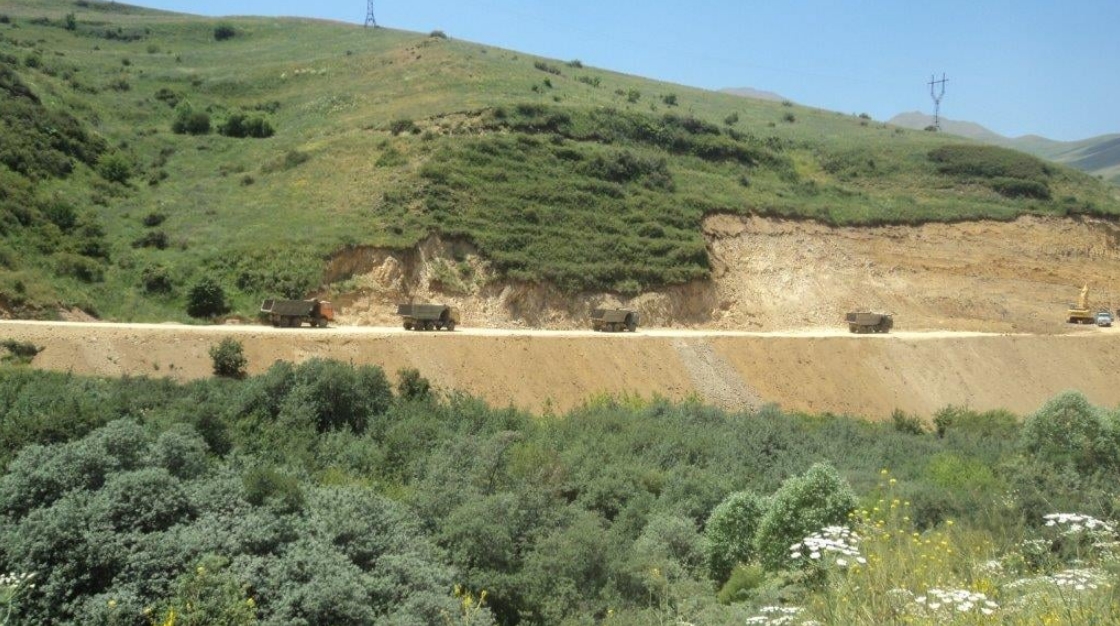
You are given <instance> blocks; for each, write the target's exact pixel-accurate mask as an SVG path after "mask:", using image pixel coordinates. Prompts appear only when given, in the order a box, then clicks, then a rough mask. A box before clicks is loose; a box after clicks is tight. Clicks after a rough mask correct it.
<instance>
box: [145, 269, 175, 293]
mask: <svg viewBox="0 0 1120 626" xmlns="http://www.w3.org/2000/svg"><path fill="white" fill-rule="evenodd" d="M140 285H141V286H142V287H143V288H144V291H145V292H147V293H150V294H157V293H159V294H164V293H171V290H172V287H173V286H172V283H171V272H169V271H168V270H167V268H166V267H165V266H163V265H153V266H151V267H145V268H144V270H143V271H141V272H140Z"/></svg>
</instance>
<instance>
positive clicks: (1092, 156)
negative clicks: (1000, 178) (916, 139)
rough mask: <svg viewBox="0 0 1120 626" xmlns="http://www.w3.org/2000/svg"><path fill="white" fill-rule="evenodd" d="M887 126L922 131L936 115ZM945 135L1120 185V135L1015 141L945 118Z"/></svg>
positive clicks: (902, 118) (908, 116)
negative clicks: (1009, 150)
mask: <svg viewBox="0 0 1120 626" xmlns="http://www.w3.org/2000/svg"><path fill="white" fill-rule="evenodd" d="M887 123H888V124H894V125H895V126H901V127H903V128H913V129H917V130H921V129H923V128H926V127H927V126H930V125H932V124H933V116H932V115H926V114H925V113H919V112H917V111H912V112H909V113H900V114H898V115H896V116H894V117H892V118H891V119H890V120H888V121H887ZM941 132H943V133H946V134H949V135H957V136H960V137H967V138H969V139H975V140H976V141H982V142H984V143H990V144H994V145H997V146H1004V147H1006V148H1014V149H1016V150H1021V151H1023V152H1026V153H1028V154H1033V155H1035V156H1037V157H1041V158H1043V159H1047V160H1050V161H1054V162H1055V163H1061V164H1063V165H1068V166H1070V167H1073V168H1076V169H1079V170H1081V171H1083V172H1088V173H1090V174H1093V175H1094V176H1102V177H1103V178H1104V179H1105V180H1107V181H1110V182H1112V183H1115V184H1118V185H1120V134H1112V135H1101V136H1099V137H1091V138H1089V139H1082V140H1080V141H1055V140H1053V139H1047V138H1046V137H1039V136H1038V135H1024V136H1023V137H1015V138H1011V137H1004V136H1003V135H1000V134H999V133H996V132H993V131H991V130H988V129H987V128H984V127H983V126H981V125H979V124H976V123H974V122H960V121H956V120H947V119H945V118H942V119H941Z"/></svg>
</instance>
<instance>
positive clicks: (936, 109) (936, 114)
mask: <svg viewBox="0 0 1120 626" xmlns="http://www.w3.org/2000/svg"><path fill="white" fill-rule="evenodd" d="M372 1H373V0H370V2H372ZM947 82H949V79H948V78H945V74H942V75H941V80H935V77H934V75H933V74H930V75H929V97H930V98H933V127H934V128H936V129H937V130H939V131H940V130H941V99H942V98H944V97H945V83H947ZM934 85H940V86H941V90H940V91H935V90H934Z"/></svg>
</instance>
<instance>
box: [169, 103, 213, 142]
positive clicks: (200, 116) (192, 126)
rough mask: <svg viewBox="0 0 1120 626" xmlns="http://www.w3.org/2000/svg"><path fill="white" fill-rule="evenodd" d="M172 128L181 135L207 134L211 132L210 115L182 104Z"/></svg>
mask: <svg viewBox="0 0 1120 626" xmlns="http://www.w3.org/2000/svg"><path fill="white" fill-rule="evenodd" d="M171 130H172V131H173V132H175V133H177V134H179V135H205V134H207V133H209V132H210V116H209V115H208V114H207V113H206V112H204V111H194V110H192V109H191V108H190V107H188V106H180V107H179V109H178V112H177V113H176V115H175V121H174V122H172V123H171Z"/></svg>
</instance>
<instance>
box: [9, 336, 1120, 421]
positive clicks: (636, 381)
mask: <svg viewBox="0 0 1120 626" xmlns="http://www.w3.org/2000/svg"><path fill="white" fill-rule="evenodd" d="M227 336H229V337H234V338H235V339H237V340H238V341H240V342H242V344H243V345H244V348H245V354H246V356H247V357H248V360H249V371H250V373H259V372H262V371H264V370H266V369H267V368H268V367H269V366H270V365H271V364H272V363H273V362H275V361H277V360H286V361H295V362H299V361H303V360H306V359H309V358H313V357H321V358H334V359H338V360H341V361H346V362H351V363H355V364H374V365H379V366H381V367H383V368H384V369H385V370H386V372H387V373H389V375H390V377H394V376H395V373H396V372H397V371H398V370H399V369H400V368H404V367H414V368H417V369H418V370H420V372H421V374H423V375H424V376H426V377H428V378H429V379H430V380H431V381H432V382H433V384H435V385H436V386H437V387H439V388H442V389H461V390H465V391H469V392H472V393H474V394H477V395H479V396H481V397H483V398H485V399H487V400H488V401H489V402H491V403H492V404H494V405H498V406H506V405H513V406H517V407H522V408H527V409H532V410H538V411H539V410H553V411H557V412H561V411H565V410H567V409H569V408H572V407H574V406H578V405H579V404H580V403H582V402H584V401H586V400H587V399H588V398H590V397H593V396H595V395H596V394H618V393H629V394H637V395H640V396H644V397H650V396H654V395H661V396H665V397H668V398H673V399H680V398H685V397H689V396H698V397H700V398H701V399H703V400H704V401H706V402H710V403H714V404H718V405H721V406H724V407H726V408H730V409H737V408H742V407H744V406H754V405H758V404H761V403H776V404H779V405H781V406H782V407H784V408H786V409H792V410H804V411H812V412H833V413H849V414H854V415H861V416H866V417H868V418H871V419H883V418H886V417H888V416H889V415H890V413H891V411H892V410H893V409H895V408H898V409H902V410H905V411H908V412H913V413H917V414H920V415H930V414H932V412H934V411H936V410H937V409H938V408H941V407H943V406H945V405H948V404H957V405H967V406H970V407H973V408H977V409H989V408H1007V409H1011V410H1013V411H1016V412H1018V413H1027V412H1030V411H1032V410H1034V409H1036V408H1038V406H1040V405H1041V404H1042V403H1043V402H1044V401H1045V400H1046V399H1047V398H1049V397H1050V396H1052V395H1053V394H1055V393H1058V392H1060V391H1062V390H1064V389H1070V388H1076V389H1080V390H1081V391H1083V392H1085V393H1086V394H1087V395H1088V396H1089V398H1090V399H1091V400H1093V401H1094V402H1097V403H1100V404H1103V405H1107V406H1113V405H1116V404H1118V403H1120V385H1117V384H1116V376H1117V372H1120V330H1118V329H1097V328H1086V329H1082V330H1079V331H1077V332H1073V333H1071V334H1067V335H1029V334H995V333H982V332H947V331H936V332H913V331H909V332H908V331H900V332H895V333H891V334H890V335H861V336H853V335H849V334H848V333H846V332H844V331H843V330H842V329H836V328H806V329H801V330H791V331H782V332H769V333H764V332H736V331H719V330H677V329H649V330H640V331H639V332H637V333H634V334H630V333H619V334H601V333H594V332H591V331H583V330H568V331H541V330H510V329H493V328H489V329H488V328H464V329H461V330H456V331H455V332H454V333H448V332H428V333H416V332H406V331H404V330H403V329H401V328H399V327H395V328H390V327H336V328H328V329H310V328H306V329H280V328H272V327H269V326H258V325H223V326H185V325H179V324H112V323H100V322H91V323H65V322H28V321H0V339H9V338H10V339H15V340H18V341H30V342H32V343H34V344H36V345H38V346H42V347H44V348H45V349H44V350H43V352H41V353H40V354H39V355H38V356H37V357H36V358H35V360H34V362H33V366H34V367H37V368H42V369H50V370H56V371H72V372H74V373H81V374H98V375H110V376H120V375H131V376H167V377H171V378H175V379H178V380H188V379H194V378H199V377H205V376H209V375H210V367H211V361H210V357H209V355H208V350H209V348H210V347H211V346H212V345H214V344H215V343H217V342H218V341H220V340H221V339H222V338H223V337H227Z"/></svg>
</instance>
